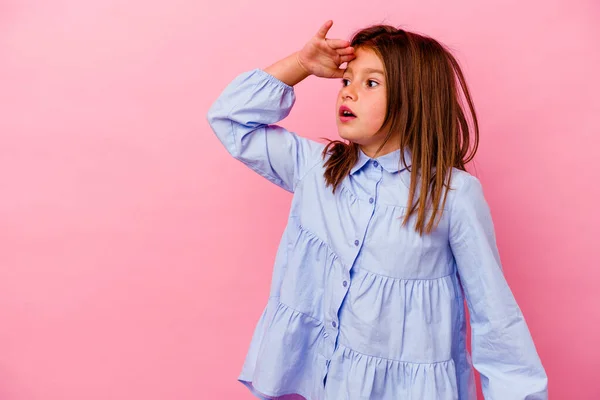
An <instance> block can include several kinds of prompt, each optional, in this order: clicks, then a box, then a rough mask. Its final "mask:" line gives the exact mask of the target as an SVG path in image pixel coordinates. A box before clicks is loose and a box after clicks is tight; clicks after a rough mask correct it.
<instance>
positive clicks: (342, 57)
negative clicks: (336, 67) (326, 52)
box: [340, 54, 356, 64]
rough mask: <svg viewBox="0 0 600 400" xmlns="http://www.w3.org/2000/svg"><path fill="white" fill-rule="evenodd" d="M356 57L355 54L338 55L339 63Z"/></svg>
mask: <svg viewBox="0 0 600 400" xmlns="http://www.w3.org/2000/svg"><path fill="white" fill-rule="evenodd" d="M355 58H356V56H355V55H354V54H348V55H346V56H341V57H340V64H342V63H345V62H348V61H352V60H354V59H355Z"/></svg>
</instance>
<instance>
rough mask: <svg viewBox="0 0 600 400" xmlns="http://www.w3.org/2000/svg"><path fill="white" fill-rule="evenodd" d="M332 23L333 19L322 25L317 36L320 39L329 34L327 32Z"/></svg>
mask: <svg viewBox="0 0 600 400" xmlns="http://www.w3.org/2000/svg"><path fill="white" fill-rule="evenodd" d="M332 25H333V21H332V20H329V21H327V22H325V23H324V24H323V25H322V26H321V28H319V31H318V32H317V37H318V38H320V39H325V36H327V32H329V28H331V26H332Z"/></svg>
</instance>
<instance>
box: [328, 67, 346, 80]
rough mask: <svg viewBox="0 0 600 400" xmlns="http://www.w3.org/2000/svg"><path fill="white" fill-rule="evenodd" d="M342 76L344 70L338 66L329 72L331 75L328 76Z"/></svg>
mask: <svg viewBox="0 0 600 400" xmlns="http://www.w3.org/2000/svg"><path fill="white" fill-rule="evenodd" d="M343 76H344V70H343V69H340V68H337V69H334V70H333V71H332V72H331V76H330V78H341V77H343Z"/></svg>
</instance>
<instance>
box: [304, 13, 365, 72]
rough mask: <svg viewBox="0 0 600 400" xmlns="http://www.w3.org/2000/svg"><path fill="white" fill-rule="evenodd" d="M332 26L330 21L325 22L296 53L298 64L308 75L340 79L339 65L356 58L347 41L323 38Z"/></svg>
mask: <svg viewBox="0 0 600 400" xmlns="http://www.w3.org/2000/svg"><path fill="white" fill-rule="evenodd" d="M332 25H333V21H331V20H329V21H327V22H325V24H324V25H323V26H321V29H319V31H318V32H317V34H316V35H315V36H313V37H312V39H310V41H309V42H308V43H307V44H306V45H305V46H304V48H303V49H302V50H300V51H299V52H298V53H296V58H297V60H298V64H300V66H301V67H302V68H303V69H304V70H305V71H306V72H307V73H308V74H311V75H315V76H318V77H321V78H341V77H342V76H343V74H344V70H343V69H340V65H341V64H343V63H345V62H348V61H351V60H353V59H354V58H355V57H356V55H355V54H354V48H353V47H350V42H348V41H347V40H341V39H327V38H326V37H325V35H327V32H328V31H329V29H330V28H331V26H332Z"/></svg>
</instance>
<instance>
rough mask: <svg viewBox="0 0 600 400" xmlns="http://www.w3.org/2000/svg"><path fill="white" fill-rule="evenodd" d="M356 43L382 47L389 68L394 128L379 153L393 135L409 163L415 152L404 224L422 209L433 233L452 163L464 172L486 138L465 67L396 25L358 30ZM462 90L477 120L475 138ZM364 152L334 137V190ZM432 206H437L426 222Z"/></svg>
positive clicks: (330, 172) (330, 163)
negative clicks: (467, 118)
mask: <svg viewBox="0 0 600 400" xmlns="http://www.w3.org/2000/svg"><path fill="white" fill-rule="evenodd" d="M351 45H352V46H353V47H354V48H355V49H356V48H359V47H366V48H369V49H371V50H373V51H375V53H376V54H377V55H378V56H379V58H380V59H381V60H382V63H383V65H384V69H385V71H384V72H385V79H386V88H387V89H386V91H387V111H386V116H385V120H384V122H383V125H382V126H386V124H389V125H388V126H389V127H390V129H389V132H388V134H387V136H386V138H385V140H384V142H383V143H382V145H381V146H380V147H379V149H378V150H377V152H379V151H380V150H381V149H382V148H383V146H384V145H385V144H386V143H387V142H388V141H389V140H390V139H391V138H393V137H394V138H397V139H398V141H399V142H398V144H399V148H400V150H401V151H400V155H401V156H400V162H401V164H402V165H406V163H407V162H406V160H405V157H404V150H405V149H407V150H409V152H410V158H411V160H410V163H411V165H408V170H409V171H410V189H409V196H408V204H407V209H408V210H409V212H407V213H405V215H404V220H403V221H402V224H403V225H404V224H406V223H407V222H408V220H409V218H410V217H411V216H412V215H413V214H415V213H416V214H417V220H416V228H415V230H416V231H417V232H419V234H421V235H423V233H424V232H425V233H431V231H432V230H433V229H434V228H435V227H436V226H437V224H438V223H439V219H438V220H437V221H436V218H438V217H439V218H441V215H442V212H443V209H444V206H445V204H446V198H447V194H448V190H449V189H450V182H451V179H452V168H453V167H454V168H457V169H460V170H463V171H465V170H466V169H465V165H466V164H467V163H469V162H470V161H471V160H472V159H473V157H474V156H475V153H476V151H477V147H478V144H479V126H478V123H477V117H476V115H475V108H474V106H473V102H472V100H471V95H470V93H469V90H468V88H467V84H466V81H465V78H464V76H463V73H462V71H461V69H460V66H459V64H458V62H457V61H456V59H455V58H454V56H453V55H452V54H451V53H450V51H449V50H447V49H446V47H445V46H444V45H442V44H440V43H439V42H437V41H436V40H434V39H432V38H430V37H426V36H422V35H419V34H416V33H412V32H408V31H405V30H402V29H397V28H394V27H392V26H389V25H373V26H370V27H367V28H365V29H362V30H360V31H358V32H356V33H355V34H354V35H353V38H352V40H351ZM459 86H460V88H459ZM459 89H462V92H463V94H464V97H465V99H466V102H467V106H468V108H469V112H470V116H471V119H472V121H473V125H474V130H473V138H472V139H473V143H471V137H470V131H469V126H468V123H467V120H466V118H465V112H464V111H463V108H462V105H461V101H460V92H459ZM327 140H329V139H327ZM358 151H359V146H358V144H356V143H354V142H349V143H345V142H343V141H339V140H329V143H328V144H327V146H326V147H325V149H324V150H323V153H322V155H323V159H325V158H326V156H327V155H329V156H330V157H329V158H328V159H327V161H326V162H325V173H324V177H325V180H326V183H327V186H330V185H331V186H333V192H334V193H335V190H336V189H337V187H338V186H339V185H340V183H341V181H342V180H343V179H344V177H346V176H347V175H348V174H349V173H350V170H351V169H352V167H353V166H354V164H355V163H356V162H357V160H358V154H359V153H358ZM417 184H419V187H420V188H425V189H426V190H420V193H419V197H418V200H417V201H416V202H415V199H414V197H415V194H416V189H417ZM440 203H441V205H440ZM428 209H431V210H432V212H431V213H430V214H431V215H429V220H428V221H426V217H427V215H426V214H427V210H428ZM426 222H427V225H425V223H426Z"/></svg>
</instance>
